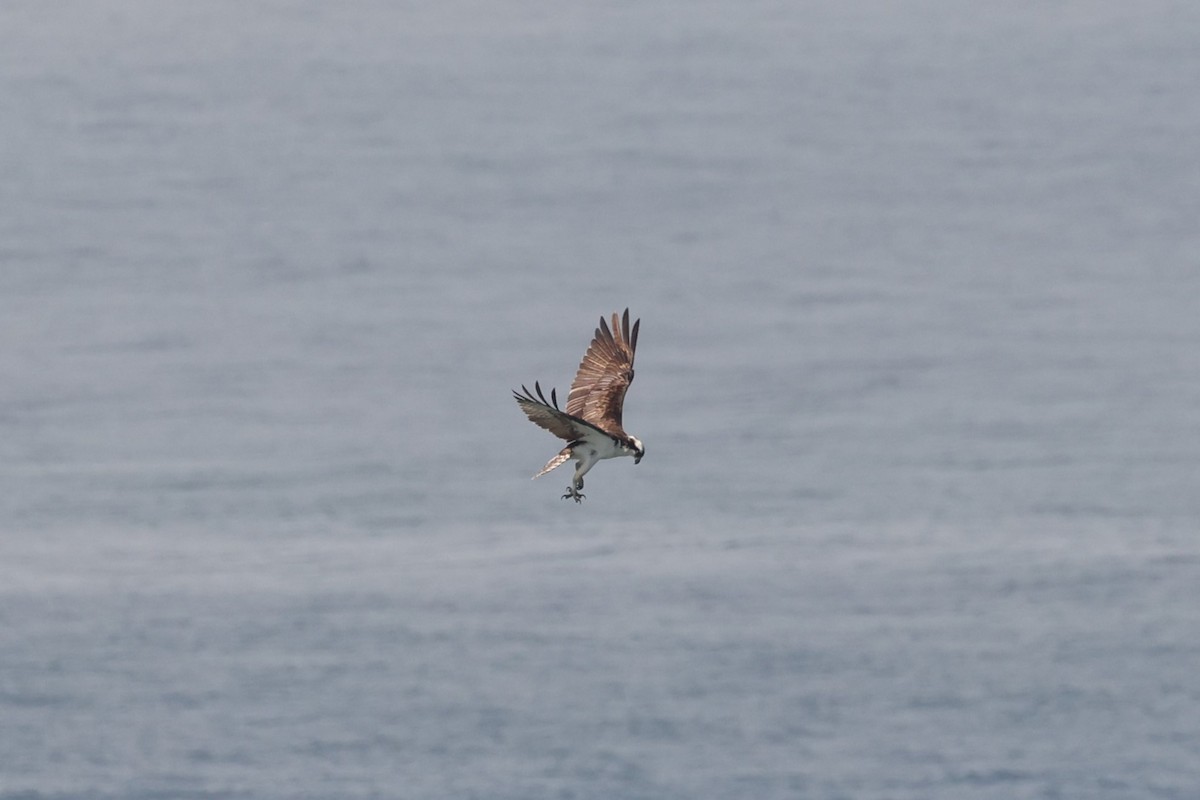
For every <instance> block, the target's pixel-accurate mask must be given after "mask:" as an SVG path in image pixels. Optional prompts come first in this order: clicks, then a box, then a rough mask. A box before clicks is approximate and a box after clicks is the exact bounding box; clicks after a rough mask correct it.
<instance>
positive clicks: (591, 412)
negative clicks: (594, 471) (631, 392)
mask: <svg viewBox="0 0 1200 800" xmlns="http://www.w3.org/2000/svg"><path fill="white" fill-rule="evenodd" d="M618 323H619V324H618ZM641 324H642V321H641V320H640V319H639V320H637V321H636V322H634V323H633V328H632V330H631V329H630V327H629V309H628V308H627V309H625V315H624V316H623V317H621V318H620V319H619V320H618V318H617V315H616V314H613V315H612V329H611V330H610V329H609V327H608V324H607V323H605V321H604V318H603V317H601V318H600V327H599V328H597V329H596V334H595V336H593V337H592V343H591V345H589V346H588V349H587V352H586V353H585V354H584V356H583V360H582V361H580V362H579V371H578V372H576V373H575V380H574V381H572V383H571V393H570V394H569V395H568V396H567V413H568V414H570V415H572V416H574V417H578V418H579V419H582V420H584V421H585V422H589V423H591V424H592V425H594V426H596V427H597V428H600V429H601V430H602V431H604V432H605V433H609V434H613V435H617V436H624V435H625V431H624V429H623V428H622V427H621V407H622V406H623V405H624V404H625V391H626V390H627V389H628V388H629V384H630V383H632V382H633V355H634V352H635V351H636V350H637V337H638V326H639V325H641Z"/></svg>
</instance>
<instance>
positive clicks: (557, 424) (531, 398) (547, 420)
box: [513, 382, 607, 442]
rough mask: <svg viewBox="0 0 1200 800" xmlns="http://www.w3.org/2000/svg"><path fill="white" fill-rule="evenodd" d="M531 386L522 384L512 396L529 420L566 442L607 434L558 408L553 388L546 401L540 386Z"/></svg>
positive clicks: (535, 384)
mask: <svg viewBox="0 0 1200 800" xmlns="http://www.w3.org/2000/svg"><path fill="white" fill-rule="evenodd" d="M533 388H534V390H535V391H534V392H530V391H529V389H527V388H526V387H525V386H524V385H522V386H521V391H520V392H517V391H514V392H513V397H515V398H516V400H517V404H518V405H519V406H520V407H521V410H522V411H524V412H525V416H527V417H529V420H530V422H532V423H534V424H535V425H538V426H540V427H542V428H545V429H546V430H548V431H550V432H551V433H553V434H554V435H555V436H557V437H558V438H560V439H564V440H566V441H568V442H578V441H580V440H583V439H587V438H588V437H589V436H592V435H594V434H595V433H597V432H600V433H604V434H606V435H607V431H604V430H602V429H601V428H599V427H598V426H596V425H594V424H592V423H590V422H588V421H586V420H583V419H579V418H578V417H575V416H573V415H571V414H568V413H567V412H565V411H563V410H562V409H560V408H559V407H558V397H557V395H556V393H555V390H554V389H551V390H550V400H551V401H552V402H547V400H546V396H545V395H544V394H542V387H541V386H540V385H538V384H537V383H536V382H535V383H534V384H533ZM535 392H536V396H535Z"/></svg>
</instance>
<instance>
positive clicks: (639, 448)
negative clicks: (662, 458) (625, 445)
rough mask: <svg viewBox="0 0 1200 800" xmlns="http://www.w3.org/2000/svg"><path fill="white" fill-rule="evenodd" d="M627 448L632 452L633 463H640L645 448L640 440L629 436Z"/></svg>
mask: <svg viewBox="0 0 1200 800" xmlns="http://www.w3.org/2000/svg"><path fill="white" fill-rule="evenodd" d="M629 446H630V449H631V450H633V463H635V464H640V463H642V456H644V455H646V447H645V445H643V444H642V440H641V439H639V438H637V437H636V436H630V437H629Z"/></svg>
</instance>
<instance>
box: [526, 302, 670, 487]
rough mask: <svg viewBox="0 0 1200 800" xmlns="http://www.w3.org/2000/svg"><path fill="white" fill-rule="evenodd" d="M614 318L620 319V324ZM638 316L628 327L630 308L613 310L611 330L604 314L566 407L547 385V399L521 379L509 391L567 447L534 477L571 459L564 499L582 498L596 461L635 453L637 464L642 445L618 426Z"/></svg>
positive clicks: (630, 378)
mask: <svg viewBox="0 0 1200 800" xmlns="http://www.w3.org/2000/svg"><path fill="white" fill-rule="evenodd" d="M618 322H619V323H620V324H618ZM641 322H642V321H641V320H640V319H639V320H637V321H635V322H634V323H633V328H632V329H630V327H629V309H628V308H627V309H625V316H624V317H622V318H620V319H619V320H618V318H617V315H616V314H613V315H612V329H611V330H609V327H608V324H607V323H606V322H605V321H604V317H601V318H600V327H599V328H596V333H595V335H594V336H593V337H592V343H591V345H589V346H588V349H587V352H586V353H584V355H583V360H582V361H580V362H579V371H578V372H576V373H575V380H574V381H573V382H572V383H571V393H570V394H569V395H568V396H567V409H566V411H563V410H562V409H560V408H559V407H558V395H557V393H556V392H555V390H554V389H551V390H550V400H549V402H547V400H546V396H545V395H544V394H542V387H541V386H540V385H539V384H538V383H536V382H535V383H534V384H533V388H534V389H535V390H536V391H537V396H536V397H534V395H533V393H532V392H530V391H529V390H528V389H526V388H525V386H524V385H523V384H522V386H521V390H522V391H521V392H518V391H513V397H515V398H516V399H517V404H518V405H519V406H521V410H522V411H524V412H525V416H527V417H529V419H530V420H531V421H532V422H533V423H535V424H537V425H540V426H541V427H543V428H545V429H546V430H548V431H550V432H551V433H553V434H554V435H555V436H557V437H558V438H560V439H565V440H566V442H567V446H566V447H564V448H563V449H562V450H560V451H559V453H558V455H556V456H555V457H554V458H552V459H550V461H549V462H548V463H547V464H546V466H544V467H542V471H541V472H539V473H538V474H537V475H534V476H533V477H534V478H540V477H542V476H543V475H545V474H546V473H547V472H549V471H550V470H552V469H554V468H555V467H558V466H561V465H562V464H564V463H565V462H566V461H568V460H569V459H572V458H573V459H575V461H576V462H577V463H576V466H575V480H574V481H572V483H571V485H569V486H567V493H566V494H564V495H563V496H562V499H564V500H565V499H567V498H568V497H570V498H571V499H572V500H574V501H575V502H576V503H578V502H580V501H581V500H583V497H584V496H583V495H582V494H580V493H579V490H580V489H582V488H583V476H584V475H586V474H587V472H588V470H590V469H591V468H592V467H593V466H595V464H596V462H597V461H600V460H601V459H604V458H616V457H618V456H633V463H635V464H637V463H640V462H641V460H642V456H644V455H645V454H646V448H645V447H643V446H642V443H641V441H640V440H639V439H638V438H637V437H636V436H630V435H629V434H627V433H626V432H625V430H624V429H623V428H622V427H621V406H622V405H623V404H624V403H625V390H626V389H628V388H629V384H630V383H631V382H632V381H633V354H634V351H635V350H637V337H638V326H639V325H640V324H641Z"/></svg>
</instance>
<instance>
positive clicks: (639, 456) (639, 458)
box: [633, 453, 645, 464]
mask: <svg viewBox="0 0 1200 800" xmlns="http://www.w3.org/2000/svg"><path fill="white" fill-rule="evenodd" d="M642 455H645V453H642ZM633 463H635V464H640V463H642V456H641V455H638V456H634V457H633Z"/></svg>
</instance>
